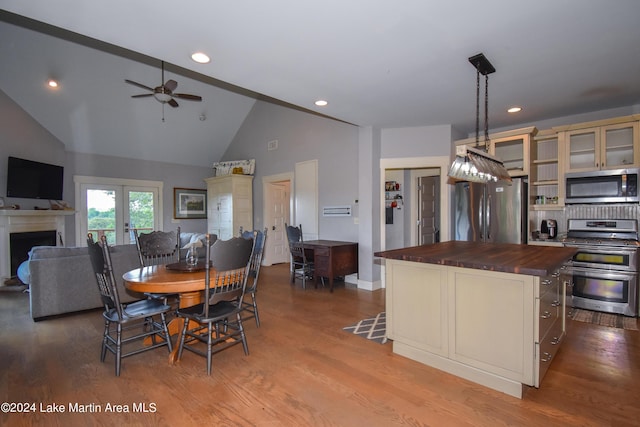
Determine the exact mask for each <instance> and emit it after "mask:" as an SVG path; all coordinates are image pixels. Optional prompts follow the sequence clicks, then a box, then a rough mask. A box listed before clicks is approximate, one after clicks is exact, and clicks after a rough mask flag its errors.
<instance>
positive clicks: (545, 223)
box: [540, 219, 558, 239]
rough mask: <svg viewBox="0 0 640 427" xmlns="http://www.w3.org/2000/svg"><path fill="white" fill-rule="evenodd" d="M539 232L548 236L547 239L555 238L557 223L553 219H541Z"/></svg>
mask: <svg viewBox="0 0 640 427" xmlns="http://www.w3.org/2000/svg"><path fill="white" fill-rule="evenodd" d="M540 233H541V234H546V235H548V236H549V239H555V238H556V236H557V235H558V223H557V222H556V220H555V219H543V220H542V224H540Z"/></svg>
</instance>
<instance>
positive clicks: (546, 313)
mask: <svg viewBox="0 0 640 427" xmlns="http://www.w3.org/2000/svg"><path fill="white" fill-rule="evenodd" d="M559 308H560V302H559V300H558V293H557V292H547V293H546V294H544V295H543V296H542V298H540V311H539V312H538V322H540V323H539V325H540V326H539V331H540V332H539V335H538V336H539V337H543V336H545V334H546V333H547V332H548V331H549V329H550V328H551V326H552V325H553V324H554V322H555V321H556V320H557V319H558V317H559V315H560V310H559Z"/></svg>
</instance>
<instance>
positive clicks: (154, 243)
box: [133, 227, 180, 306]
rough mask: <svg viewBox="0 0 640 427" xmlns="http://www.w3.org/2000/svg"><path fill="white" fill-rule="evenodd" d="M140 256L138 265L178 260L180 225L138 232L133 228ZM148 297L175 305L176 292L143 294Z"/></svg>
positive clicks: (143, 265)
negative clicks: (166, 228)
mask: <svg viewBox="0 0 640 427" xmlns="http://www.w3.org/2000/svg"><path fill="white" fill-rule="evenodd" d="M133 235H134V236H135V240H136V248H137V249H138V257H139V258H140V266H141V267H148V266H151V265H160V264H171V263H175V262H178V261H180V227H178V229H177V231H152V232H150V233H139V232H138V229H134V230H133ZM145 295H146V296H147V297H148V298H154V299H160V300H162V301H164V302H165V304H166V303H169V302H171V303H172V304H173V305H174V306H175V305H177V300H178V295H177V294H145Z"/></svg>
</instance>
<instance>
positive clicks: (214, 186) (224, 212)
mask: <svg viewBox="0 0 640 427" xmlns="http://www.w3.org/2000/svg"><path fill="white" fill-rule="evenodd" d="M205 182H206V183H207V231H208V232H209V233H215V234H216V235H217V236H218V239H222V240H227V239H230V238H231V237H233V236H236V235H237V234H238V231H239V230H240V227H242V228H243V229H245V230H253V176H252V175H224V176H216V177H212V178H207V179H205Z"/></svg>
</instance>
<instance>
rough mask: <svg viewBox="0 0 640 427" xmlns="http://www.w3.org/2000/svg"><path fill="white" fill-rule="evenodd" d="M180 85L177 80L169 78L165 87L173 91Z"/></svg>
mask: <svg viewBox="0 0 640 427" xmlns="http://www.w3.org/2000/svg"><path fill="white" fill-rule="evenodd" d="M177 87H178V82H177V81H175V80H167V82H166V83H165V84H164V88H165V89H169V91H171V92H173V91H174V90H176V88H177Z"/></svg>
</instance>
